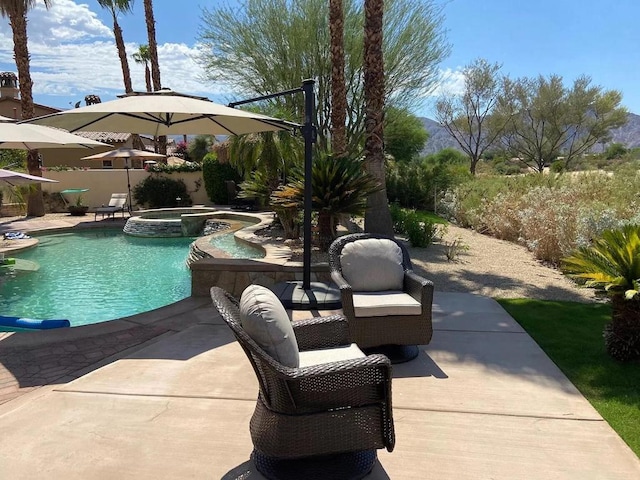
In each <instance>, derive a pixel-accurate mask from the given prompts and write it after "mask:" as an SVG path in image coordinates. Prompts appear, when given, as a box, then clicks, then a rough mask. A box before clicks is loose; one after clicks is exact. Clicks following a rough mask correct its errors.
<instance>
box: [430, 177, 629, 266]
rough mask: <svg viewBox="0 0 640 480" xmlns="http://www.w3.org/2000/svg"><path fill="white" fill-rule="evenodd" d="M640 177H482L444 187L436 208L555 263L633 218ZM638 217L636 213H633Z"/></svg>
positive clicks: (463, 224)
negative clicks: (516, 242) (444, 193)
mask: <svg viewBox="0 0 640 480" xmlns="http://www.w3.org/2000/svg"><path fill="white" fill-rule="evenodd" d="M638 192H640V175H638V173H637V172H636V171H635V170H630V169H629V167H625V168H623V169H620V170H618V171H617V172H615V173H614V174H613V175H607V174H603V173H601V172H599V173H587V172H582V173H575V174H563V175H539V174H532V175H524V176H519V177H509V178H507V177H495V176H493V177H483V178H477V179H474V180H473V181H471V182H466V183H464V184H461V185H459V186H458V187H457V188H455V189H453V190H451V191H449V192H448V193H447V195H446V196H445V197H444V198H443V200H442V202H441V204H440V205H439V211H440V212H444V213H445V214H446V216H447V218H451V219H454V220H455V221H457V222H458V223H459V224H461V225H462V226H465V227H471V228H473V229H475V230H477V231H479V232H482V233H487V234H490V235H494V236H496V237H498V238H502V239H506V240H510V241H518V242H520V243H522V244H524V245H526V246H527V248H529V249H530V250H531V251H532V252H533V253H534V255H535V256H536V258H538V259H540V260H544V261H547V262H551V263H554V264H557V263H558V261H559V260H560V259H561V258H562V257H563V256H565V255H567V254H569V253H570V252H571V251H572V250H573V249H575V248H576V247H578V246H583V245H588V244H589V243H590V242H591V241H592V239H594V238H597V237H598V236H599V235H600V234H601V233H602V232H603V231H604V230H606V229H609V228H613V227H618V226H620V225H622V224H624V223H625V222H626V223H628V222H629V221H630V219H632V218H635V217H636V216H638V213H637V212H638V207H639V206H640V193H638ZM639 219H640V216H639Z"/></svg>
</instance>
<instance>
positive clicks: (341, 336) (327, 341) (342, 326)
mask: <svg viewBox="0 0 640 480" xmlns="http://www.w3.org/2000/svg"><path fill="white" fill-rule="evenodd" d="M292 325H293V331H294V333H295V334H296V340H297V341H298V348H299V349H300V350H301V351H305V350H317V349H319V348H330V347H337V346H340V345H348V344H349V343H351V341H350V339H349V324H348V323H347V319H346V317H345V316H344V315H342V314H336V315H329V316H325V317H314V318H309V319H305V320H297V321H295V322H293V323H292Z"/></svg>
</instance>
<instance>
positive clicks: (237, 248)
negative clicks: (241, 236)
mask: <svg viewBox="0 0 640 480" xmlns="http://www.w3.org/2000/svg"><path fill="white" fill-rule="evenodd" d="M211 245H213V246H214V247H216V248H217V249H219V250H222V251H224V252H226V253H228V254H229V255H230V256H231V257H232V258H264V251H263V250H262V249H261V248H258V247H252V246H251V245H249V244H247V243H244V242H240V241H238V240H236V238H235V236H234V234H233V232H229V233H221V234H217V235H213V236H212V237H211Z"/></svg>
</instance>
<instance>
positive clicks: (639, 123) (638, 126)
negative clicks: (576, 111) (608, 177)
mask: <svg viewBox="0 0 640 480" xmlns="http://www.w3.org/2000/svg"><path fill="white" fill-rule="evenodd" d="M420 120H421V121H422V123H423V125H424V128H425V130H426V131H427V132H429V140H427V143H426V145H425V147H424V149H423V150H422V154H423V155H430V154H432V153H436V152H439V151H440V150H442V149H443V148H455V149H458V150H460V146H459V145H458V144H457V143H456V141H455V140H454V139H453V137H451V135H449V133H448V132H447V131H446V130H445V128H444V127H442V126H441V125H440V124H439V123H438V122H436V121H435V120H431V119H430V118H425V117H420ZM611 134H612V135H611V142H610V143H621V144H623V145H624V146H625V147H627V148H636V147H640V115H636V114H635V113H629V114H628V118H627V123H626V124H624V125H623V126H622V127H620V128H616V129H615V130H612V131H611ZM591 150H592V151H593V152H595V153H599V152H602V145H601V144H596V145H595V146H594V147H593V148H592V149H591Z"/></svg>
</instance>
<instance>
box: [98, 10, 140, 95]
mask: <svg viewBox="0 0 640 480" xmlns="http://www.w3.org/2000/svg"><path fill="white" fill-rule="evenodd" d="M98 4H99V5H100V6H101V7H102V8H104V9H106V10H109V12H111V18H113V34H114V36H115V37H116V48H117V49H118V56H119V57H120V65H121V66H122V79H123V80H124V91H125V92H126V93H131V92H133V87H132V86H131V72H130V70H129V61H128V60H127V48H126V46H125V44H124V38H123V37H122V28H120V25H119V24H118V13H125V14H126V13H130V12H131V11H132V8H133V0H98Z"/></svg>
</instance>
